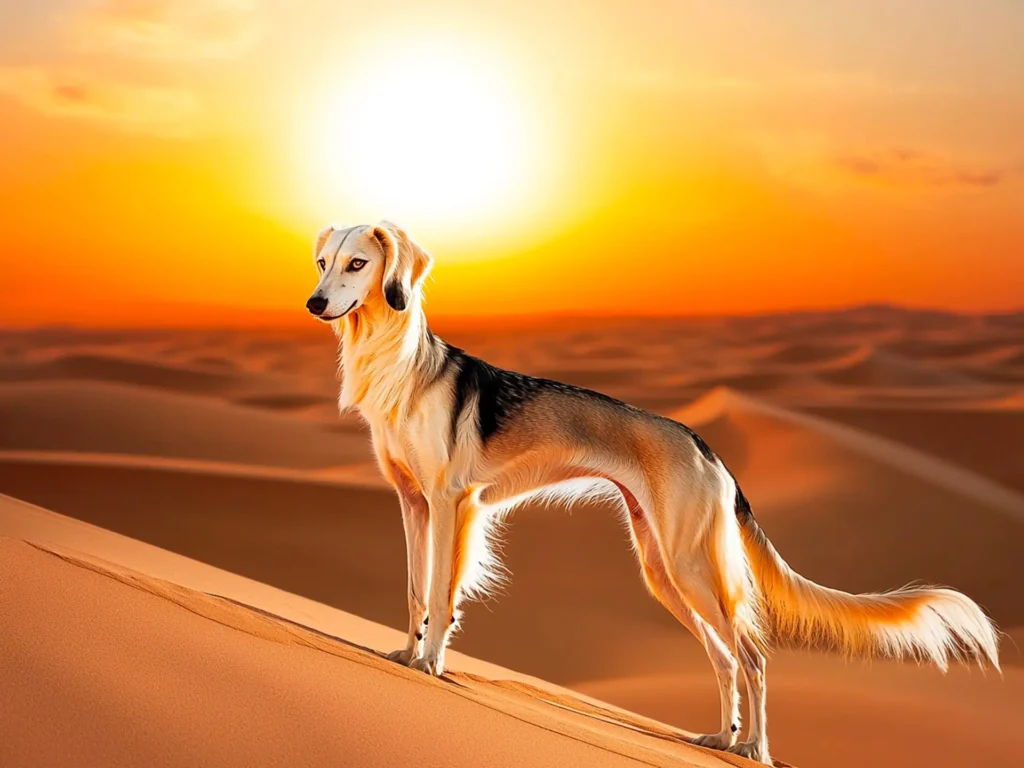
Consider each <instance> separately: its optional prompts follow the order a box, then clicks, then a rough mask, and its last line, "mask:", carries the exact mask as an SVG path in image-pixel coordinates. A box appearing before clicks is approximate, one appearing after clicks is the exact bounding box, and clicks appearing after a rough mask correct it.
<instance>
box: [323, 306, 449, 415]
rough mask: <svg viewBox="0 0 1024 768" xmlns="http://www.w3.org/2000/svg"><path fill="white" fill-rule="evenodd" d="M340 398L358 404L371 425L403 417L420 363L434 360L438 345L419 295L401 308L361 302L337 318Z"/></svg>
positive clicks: (423, 366) (345, 404)
mask: <svg viewBox="0 0 1024 768" xmlns="http://www.w3.org/2000/svg"><path fill="white" fill-rule="evenodd" d="M338 335H339V336H340V337H341V354H340V356H339V365H340V370H341V376H342V384H341V394H340V396H339V399H338V404H339V406H340V407H341V408H342V409H348V408H356V409H358V410H359V413H360V415H362V417H363V418H364V419H366V420H367V421H368V422H369V423H370V424H371V425H374V424H386V423H391V424H397V423H398V422H399V421H401V420H403V419H404V416H405V414H406V413H407V412H408V408H409V405H410V402H411V399H412V396H413V394H414V392H415V385H416V383H417V382H422V381H423V376H422V374H423V373H424V369H426V368H430V367H432V366H434V365H436V364H437V358H438V356H437V355H436V354H431V353H432V352H434V351H435V348H436V345H440V344H442V342H440V341H439V340H437V339H435V337H434V336H433V334H431V333H430V330H429V329H428V328H427V319H426V316H425V314H424V312H423V307H422V305H421V303H420V302H419V301H411V302H410V306H409V308H408V309H407V310H405V311H403V312H397V311H395V310H393V309H391V308H390V307H387V306H376V307H372V308H371V307H369V306H365V305H364V306H362V307H360V308H359V309H358V310H356V311H355V312H353V313H351V314H349V315H347V316H346V317H345V318H344V319H343V320H342V321H341V322H340V323H339V328H338Z"/></svg>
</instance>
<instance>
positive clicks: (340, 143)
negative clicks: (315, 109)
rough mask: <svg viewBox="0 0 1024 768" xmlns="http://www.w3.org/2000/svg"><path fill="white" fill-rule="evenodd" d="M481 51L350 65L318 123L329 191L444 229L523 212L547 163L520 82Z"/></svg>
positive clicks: (398, 48) (359, 205) (390, 51)
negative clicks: (538, 169)
mask: <svg viewBox="0 0 1024 768" xmlns="http://www.w3.org/2000/svg"><path fill="white" fill-rule="evenodd" d="M382 51H383V52H384V53H382ZM471 53H472V51H471V49H470V48H468V47H466V48H465V49H464V50H463V51H460V50H459V49H458V47H457V46H446V47H443V48H442V47H431V48H419V49H410V48H409V47H407V46H403V45H399V44H393V45H390V46H375V47H374V49H373V52H372V54H369V55H367V56H364V57H362V58H363V60H362V61H359V62H358V63H356V64H355V65H354V66H351V67H349V68H348V71H349V72H350V73H351V76H350V77H349V78H348V79H347V80H346V81H345V82H343V83H339V87H338V92H337V93H336V94H334V96H333V98H329V99H327V100H326V101H325V102H324V105H323V106H324V109H323V114H322V117H321V119H320V120H318V121H317V125H316V126H315V137H314V141H313V146H312V147H311V149H312V152H313V155H314V158H313V159H314V162H315V163H316V165H317V169H318V170H317V173H318V175H319V176H320V177H321V180H322V184H323V186H324V188H325V190H326V191H327V192H328V193H329V194H331V196H332V197H333V196H341V197H343V198H344V202H345V204H346V206H347V207H348V208H349V209H350V210H352V209H355V210H360V211H362V210H366V211H374V212H379V213H380V214H382V215H386V216H388V217H392V218H396V219H398V220H400V221H404V222H410V223H412V222H429V223H430V224H432V225H433V226H442V227H443V226H452V225H456V226H459V225H462V224H465V223H468V222H476V223H480V219H481V217H483V218H493V217H494V216H495V215H496V214H498V213H499V212H501V211H502V210H508V209H509V208H520V207H521V204H522V202H523V201H524V199H525V198H526V193H527V191H528V187H527V185H528V182H529V181H530V179H531V177H532V175H533V173H534V170H535V169H534V164H535V163H536V162H537V160H538V158H537V146H536V144H537V142H536V141H535V138H534V135H533V134H534V125H533V123H534V119H533V116H532V114H531V113H530V110H529V109H528V107H527V105H526V104H525V103H524V100H523V99H521V98H517V93H516V88H515V87H514V81H513V79H512V78H509V77H507V76H506V75H505V73H504V72H503V71H502V70H501V68H500V67H498V66H496V65H495V64H496V62H493V61H490V60H488V57H487V55H486V54H485V53H483V52H477V55H476V56H474V55H471Z"/></svg>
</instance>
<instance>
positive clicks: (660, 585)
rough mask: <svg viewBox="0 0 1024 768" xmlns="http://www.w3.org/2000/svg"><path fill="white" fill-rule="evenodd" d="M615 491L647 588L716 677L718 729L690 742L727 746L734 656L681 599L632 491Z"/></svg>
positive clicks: (734, 711)
mask: <svg viewBox="0 0 1024 768" xmlns="http://www.w3.org/2000/svg"><path fill="white" fill-rule="evenodd" d="M616 485H619V484H618V483H616ZM619 490H620V491H622V494H623V497H624V498H625V501H626V507H627V509H628V511H629V523H630V526H629V527H630V534H631V536H632V537H633V543H634V545H635V546H636V549H637V552H638V554H639V555H640V565H641V568H642V570H643V575H644V581H645V582H646V584H647V588H648V590H650V592H651V594H652V595H653V596H654V598H655V599H656V600H657V601H658V602H659V603H661V604H662V605H663V606H665V608H666V609H667V610H668V611H669V613H671V614H672V615H673V616H674V617H675V618H676V620H677V621H678V622H679V623H680V624H682V625H683V626H684V627H686V628H687V629H688V630H690V632H691V633H693V635H694V637H696V638H697V640H699V641H700V643H701V645H703V646H704V651H705V652H706V653H707V655H708V658H709V659H710V660H711V665H712V666H713V667H714V669H715V677H716V678H717V679H718V694H719V701H720V705H721V729H720V730H719V732H718V733H710V734H706V735H703V736H698V737H696V738H695V739H694V743H696V744H699V745H700V746H702V747H710V748H711V749H725V748H726V747H730V746H732V745H733V744H735V743H736V734H737V732H738V731H739V727H740V717H739V690H738V689H737V686H736V673H737V664H736V659H735V658H734V657H733V655H732V654H731V653H730V652H729V649H728V647H727V646H726V645H725V643H723V642H722V640H721V638H719V637H718V635H717V634H716V633H715V631H714V630H713V629H712V628H711V627H710V626H708V624H707V622H705V621H704V620H703V619H701V617H700V616H698V615H697V613H696V612H694V610H693V609H692V608H690V606H689V605H687V604H686V602H685V601H684V600H683V599H682V597H681V595H680V594H679V592H678V590H677V589H676V588H675V586H674V585H673V584H672V581H671V579H670V578H669V576H668V574H667V573H666V571H665V563H664V561H663V560H662V557H661V551H660V548H659V547H658V542H657V540H656V539H655V538H654V533H653V531H651V528H650V524H649V522H648V520H647V518H646V517H645V516H644V512H643V510H642V509H641V508H640V505H639V503H638V502H637V500H636V498H635V497H634V496H633V494H632V493H630V492H629V491H628V490H627V489H625V488H624V487H622V486H621V485H619Z"/></svg>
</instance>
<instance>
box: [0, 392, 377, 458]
mask: <svg viewBox="0 0 1024 768" xmlns="http://www.w3.org/2000/svg"><path fill="white" fill-rule="evenodd" d="M334 423H335V424H337V421H336V420H335V422H334ZM346 423H347V424H348V425H349V426H350V429H349V430H347V431H346V432H338V431H336V430H328V429H325V428H323V427H321V426H319V425H318V424H316V423H311V422H310V423H307V422H304V421H301V420H297V419H293V418H290V417H288V416H284V415H279V414H276V413H271V412H268V411H265V410H255V409H252V408H243V407H240V406H235V405H230V404H227V403H220V402H215V401H211V400H208V399H205V398H200V397H190V396H187V395H182V394H177V393H170V392H162V391H159V390H153V389H147V388H144V387H138V386H127V385H124V384H110V383H100V382H75V383H71V382H56V381H54V382H36V383H31V384H29V383H25V384H4V385H0V449H8V450H10V449H23V450H59V451H86V452H92V453H131V454H148V455H151V456H168V457H180V458H196V459H207V460H212V461H226V462H237V463H247V464H265V465H278V466H287V467H296V468H297V467H305V468H314V467H320V468H323V467H330V466H336V465H339V464H350V463H353V462H357V461H365V460H366V459H368V458H369V457H370V445H369V439H368V437H367V436H366V435H365V433H364V432H362V430H361V428H360V427H359V426H358V424H357V422H355V421H354V420H351V419H350V420H348V421H347V422H346Z"/></svg>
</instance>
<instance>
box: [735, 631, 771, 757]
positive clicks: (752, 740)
mask: <svg viewBox="0 0 1024 768" xmlns="http://www.w3.org/2000/svg"><path fill="white" fill-rule="evenodd" d="M736 651H737V655H738V656H739V658H740V667H741V668H742V669H743V678H744V679H745V680H746V681H747V698H748V699H749V703H750V727H749V733H748V736H747V740H746V741H743V742H740V743H739V744H736V745H735V746H732V747H730V748H729V751H730V752H735V753H736V754H738V755H742V756H743V757H748V758H750V759H751V760H758V761H760V762H768V761H769V760H768V723H767V716H766V712H767V709H766V704H767V702H766V698H767V685H766V683H765V667H766V665H767V659H765V656H764V654H763V653H762V652H761V649H760V648H758V646H757V643H755V642H754V641H753V640H752V639H751V637H750V636H749V635H748V634H747V632H746V631H745V630H743V629H740V630H739V631H738V632H737V634H736Z"/></svg>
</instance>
